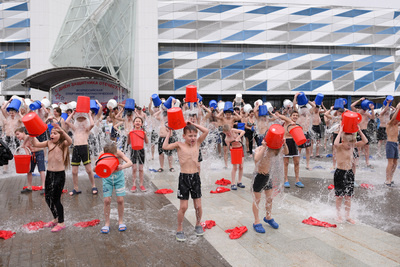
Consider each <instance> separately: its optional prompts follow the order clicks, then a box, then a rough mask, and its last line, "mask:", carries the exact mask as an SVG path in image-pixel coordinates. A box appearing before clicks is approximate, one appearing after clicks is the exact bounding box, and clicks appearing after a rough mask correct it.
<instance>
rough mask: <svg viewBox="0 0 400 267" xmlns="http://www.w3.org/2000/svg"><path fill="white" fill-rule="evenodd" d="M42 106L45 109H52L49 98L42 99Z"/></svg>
mask: <svg viewBox="0 0 400 267" xmlns="http://www.w3.org/2000/svg"><path fill="white" fill-rule="evenodd" d="M41 102H42V104H43V106H44V107H45V108H49V107H50V104H51V103H50V100H48V99H47V98H43V99H42V101H41Z"/></svg>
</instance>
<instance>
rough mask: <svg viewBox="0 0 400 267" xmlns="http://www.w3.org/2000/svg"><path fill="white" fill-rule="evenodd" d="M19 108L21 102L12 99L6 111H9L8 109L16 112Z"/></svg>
mask: <svg viewBox="0 0 400 267" xmlns="http://www.w3.org/2000/svg"><path fill="white" fill-rule="evenodd" d="M20 106H21V101H20V100H19V99H16V98H14V99H13V100H11V102H10V104H9V105H8V107H7V108H6V110H7V111H10V109H15V110H16V111H18V110H19V107H20Z"/></svg>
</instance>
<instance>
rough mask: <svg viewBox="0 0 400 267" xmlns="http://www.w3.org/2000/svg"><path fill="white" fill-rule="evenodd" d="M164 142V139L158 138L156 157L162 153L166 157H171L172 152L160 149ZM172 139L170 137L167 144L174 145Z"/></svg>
mask: <svg viewBox="0 0 400 267" xmlns="http://www.w3.org/2000/svg"><path fill="white" fill-rule="evenodd" d="M164 140H165V137H160V138H158V155H161V154H162V153H164V154H165V155H167V156H171V155H172V150H164V149H163V148H162V146H163V144H164ZM174 140H175V139H174V138H173V137H170V138H169V143H170V144H171V143H174Z"/></svg>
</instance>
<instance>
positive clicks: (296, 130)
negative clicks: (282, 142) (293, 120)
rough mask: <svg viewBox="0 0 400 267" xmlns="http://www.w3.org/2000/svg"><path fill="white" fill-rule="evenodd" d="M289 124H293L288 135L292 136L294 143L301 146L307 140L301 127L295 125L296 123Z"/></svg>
mask: <svg viewBox="0 0 400 267" xmlns="http://www.w3.org/2000/svg"><path fill="white" fill-rule="evenodd" d="M289 126H294V127H293V128H292V129H291V130H290V131H289V133H290V135H291V136H292V137H293V140H294V142H295V143H296V145H298V146H301V145H302V144H304V143H305V142H306V141H307V138H306V136H305V135H304V133H303V128H301V126H300V125H296V124H289V125H288V128H289Z"/></svg>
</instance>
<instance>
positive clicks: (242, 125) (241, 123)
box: [237, 122, 246, 131]
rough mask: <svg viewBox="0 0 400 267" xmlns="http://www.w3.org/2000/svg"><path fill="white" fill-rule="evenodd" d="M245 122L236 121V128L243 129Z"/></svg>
mask: <svg viewBox="0 0 400 267" xmlns="http://www.w3.org/2000/svg"><path fill="white" fill-rule="evenodd" d="M245 125H246V124H245V123H243V122H239V123H238V125H237V128H238V129H239V130H243V131H244V129H245V128H244V126H245Z"/></svg>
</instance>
